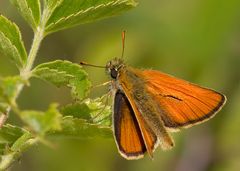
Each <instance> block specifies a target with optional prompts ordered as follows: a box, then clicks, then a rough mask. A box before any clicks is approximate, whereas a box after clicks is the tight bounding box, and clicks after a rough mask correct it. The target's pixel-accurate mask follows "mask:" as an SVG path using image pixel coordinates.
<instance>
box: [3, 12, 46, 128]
mask: <svg viewBox="0 0 240 171" xmlns="http://www.w3.org/2000/svg"><path fill="white" fill-rule="evenodd" d="M47 17H48V10H47V9H46V10H44V11H43V15H42V19H41V23H40V26H38V28H37V30H36V32H35V33H34V38H33V42H32V46H31V49H30V51H29V54H28V58H27V63H26V65H25V66H24V67H23V68H22V70H21V71H20V76H21V77H22V78H23V79H24V80H26V81H27V80H28V79H29V78H30V77H31V69H32V67H33V64H34V61H35V58H36V56H37V53H38V50H39V48H40V45H41V42H42V40H43V38H44V30H45V24H46V21H47ZM23 87H24V84H23V83H21V84H19V85H18V87H17V93H16V95H15V97H14V101H15V100H16V99H17V98H18V96H19V94H20V93H21V91H22V89H23ZM11 108H12V106H9V107H8V108H7V109H6V112H5V113H1V116H0V128H1V127H2V126H3V125H4V123H5V122H6V120H7V118H8V115H9V112H10V111H11Z"/></svg>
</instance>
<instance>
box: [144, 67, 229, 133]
mask: <svg viewBox="0 0 240 171" xmlns="http://www.w3.org/2000/svg"><path fill="white" fill-rule="evenodd" d="M142 74H143V77H144V79H145V83H146V89H147V91H148V93H149V95H150V96H151V97H152V98H153V99H154V101H155V102H156V103H157V106H158V107H159V110H160V111H161V112H160V113H161V117H162V120H163V122H164V124H165V126H166V127H168V128H172V129H173V130H177V129H178V128H181V127H184V128H186V127H190V126H192V125H195V124H199V123H201V122H203V121H206V120H208V119H210V118H212V117H213V116H214V115H215V114H216V113H217V112H218V111H219V110H220V109H221V107H222V106H223V105H224V103H225V101H226V97H225V96H224V95H222V94H220V93H218V92H216V91H214V90H211V89H208V88H203V87H200V86H198V85H195V84H192V83H189V82H187V81H184V80H181V79H177V78H175V77H173V76H170V75H167V74H164V73H161V72H159V71H154V70H144V71H142Z"/></svg>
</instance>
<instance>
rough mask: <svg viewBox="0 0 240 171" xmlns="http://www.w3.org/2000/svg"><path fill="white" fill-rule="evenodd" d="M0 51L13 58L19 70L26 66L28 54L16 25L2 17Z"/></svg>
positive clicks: (0, 16) (0, 17)
mask: <svg viewBox="0 0 240 171" xmlns="http://www.w3.org/2000/svg"><path fill="white" fill-rule="evenodd" d="M0 51H1V52H3V53H4V54H5V55H6V56H7V57H9V58H11V59H12V60H13V62H14V63H15V64H16V65H17V67H18V68H19V69H21V68H23V66H24V65H25V64H26V60H27V53H26V50H25V47H24V45H23V41H22V37H21V33H20V31H19V28H18V27H17V25H16V24H14V23H13V22H11V21H9V20H8V19H7V18H6V17H4V16H2V15H0Z"/></svg>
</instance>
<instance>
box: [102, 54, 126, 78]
mask: <svg viewBox="0 0 240 171" xmlns="http://www.w3.org/2000/svg"><path fill="white" fill-rule="evenodd" d="M124 67H125V63H124V61H123V60H122V59H121V58H114V59H112V60H111V61H109V62H108V63H107V65H106V71H107V73H108V74H109V75H110V76H111V78H112V79H114V80H116V79H117V78H118V76H119V73H120V72H121V70H122V69H123V68H124Z"/></svg>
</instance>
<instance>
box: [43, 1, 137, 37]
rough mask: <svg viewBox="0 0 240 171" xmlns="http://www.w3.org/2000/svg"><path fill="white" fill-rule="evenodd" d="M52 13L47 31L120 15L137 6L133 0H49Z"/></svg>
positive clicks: (47, 24)
mask: <svg viewBox="0 0 240 171" xmlns="http://www.w3.org/2000/svg"><path fill="white" fill-rule="evenodd" d="M47 4H48V8H49V11H51V14H50V16H49V19H48V21H47V23H46V33H51V32H55V31H58V30H63V29H66V28H70V27H73V26H76V25H78V24H84V23H89V22H93V21H96V20H100V19H103V18H107V17H111V16H114V15H118V14H120V13H122V12H124V11H127V10H129V9H131V8H133V7H135V6H136V2H134V1H133V0H98V1H95V0H85V1H83V0H71V1H69V0H60V1H56V0H47Z"/></svg>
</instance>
